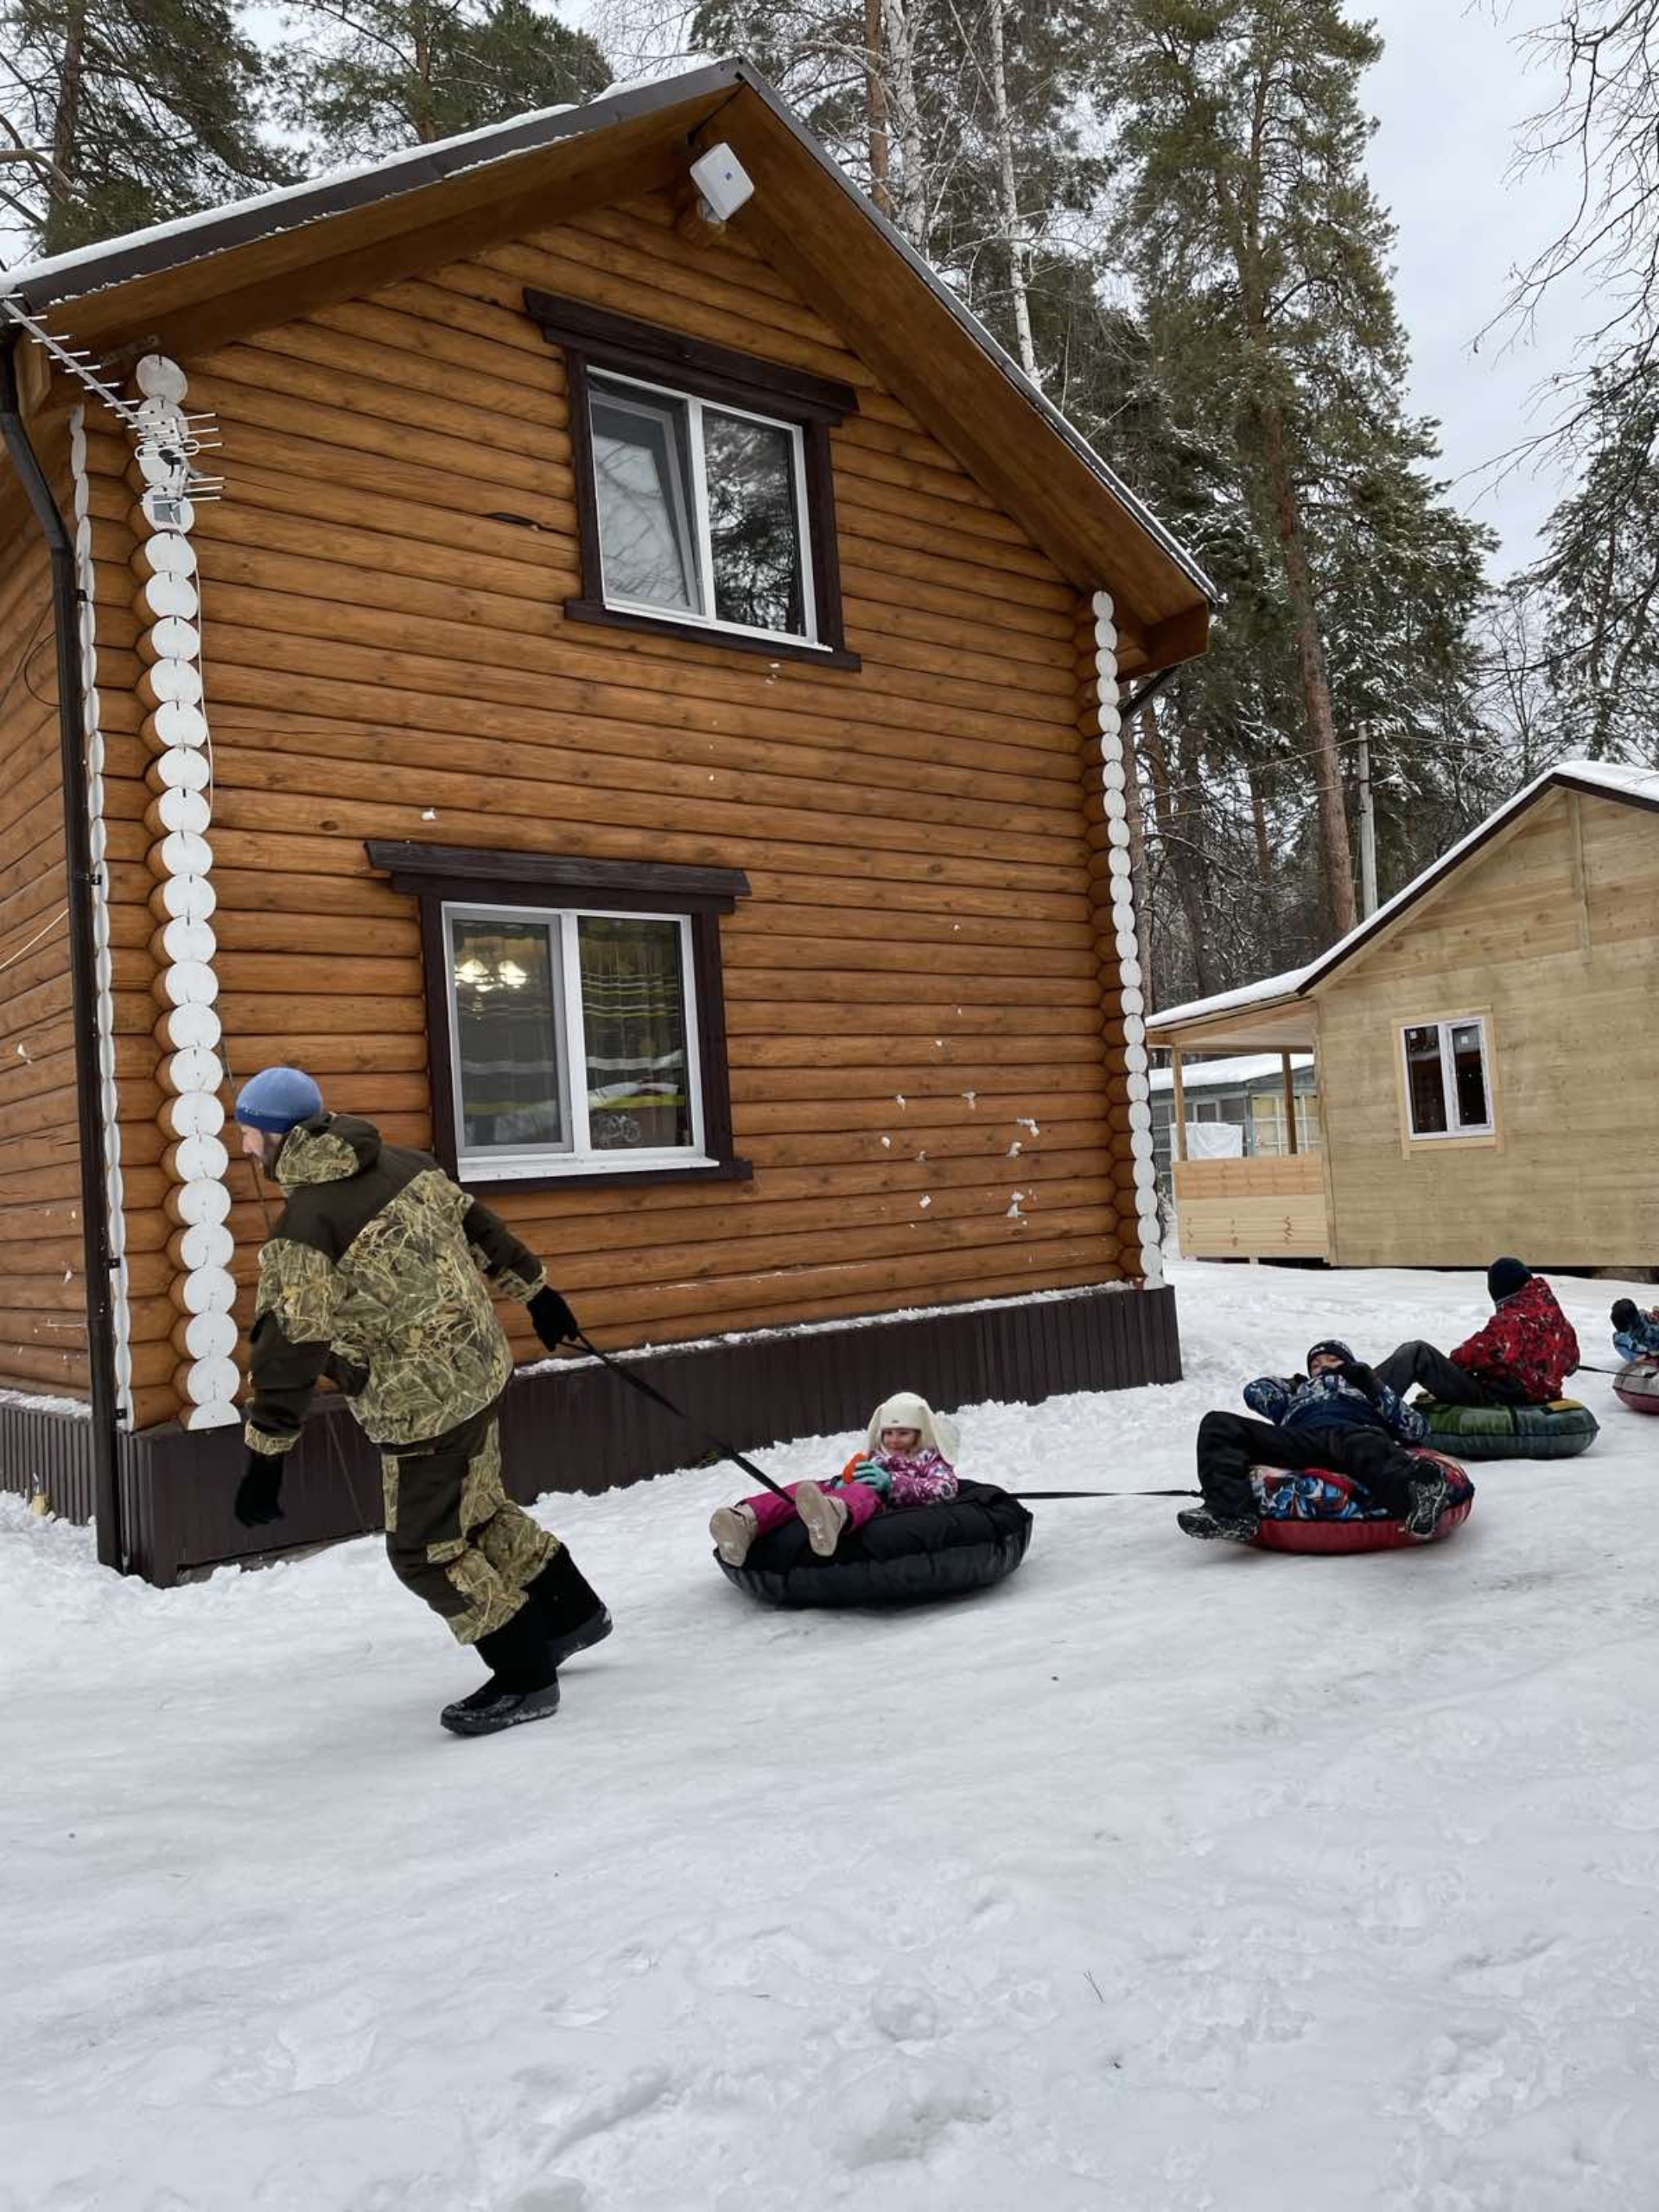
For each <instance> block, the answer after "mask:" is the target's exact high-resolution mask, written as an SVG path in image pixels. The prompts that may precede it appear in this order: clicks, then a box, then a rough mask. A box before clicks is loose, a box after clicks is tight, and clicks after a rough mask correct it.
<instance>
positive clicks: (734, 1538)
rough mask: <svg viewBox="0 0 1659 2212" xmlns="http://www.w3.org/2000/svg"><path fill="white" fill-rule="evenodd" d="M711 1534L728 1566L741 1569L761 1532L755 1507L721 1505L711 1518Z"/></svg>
mask: <svg viewBox="0 0 1659 2212" xmlns="http://www.w3.org/2000/svg"><path fill="white" fill-rule="evenodd" d="M759 1534H760V1524H759V1522H757V1521H756V1520H755V1517H754V1509H753V1506H749V1505H721V1506H718V1507H716V1509H715V1512H714V1513H713V1515H712V1516H710V1518H709V1535H711V1536H712V1537H713V1538H714V1540H715V1550H716V1551H717V1552H718V1553H719V1554H720V1555H721V1559H723V1560H725V1562H726V1564H727V1566H728V1567H741V1566H742V1564H743V1562H744V1560H746V1559H747V1557H748V1555H749V1546H750V1545H751V1544H752V1543H753V1541H754V1540H755V1538H756V1536H757V1535H759Z"/></svg>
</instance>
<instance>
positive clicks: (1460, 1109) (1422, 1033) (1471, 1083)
mask: <svg viewBox="0 0 1659 2212" xmlns="http://www.w3.org/2000/svg"><path fill="white" fill-rule="evenodd" d="M1401 1034H1402V1045H1403V1048H1404V1052H1405V1062H1406V1112H1407V1117H1408V1120H1407V1126H1408V1131H1409V1134H1410V1135H1411V1136H1413V1137H1414V1138H1417V1137H1478V1136H1490V1135H1491V1134H1492V1130H1493V1128H1494V1122H1493V1116H1492V1085H1491V1066H1490V1063H1489V1060H1488V1057H1487V1037H1486V1024H1485V1021H1484V1020H1483V1019H1482V1018H1481V1017H1479V1016H1478V1015H1475V1016H1471V1017H1470V1018H1468V1019H1467V1020H1453V1021H1426V1022H1419V1023H1416V1024H1414V1025H1413V1026H1411V1027H1408V1028H1406V1029H1404V1030H1402V1033H1401Z"/></svg>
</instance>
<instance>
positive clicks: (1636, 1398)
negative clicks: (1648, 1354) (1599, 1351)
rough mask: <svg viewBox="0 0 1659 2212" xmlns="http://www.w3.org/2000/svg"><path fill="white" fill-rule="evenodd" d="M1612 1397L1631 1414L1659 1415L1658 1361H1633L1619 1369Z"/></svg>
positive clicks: (1614, 1378)
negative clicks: (1628, 1409) (1626, 1407)
mask: <svg viewBox="0 0 1659 2212" xmlns="http://www.w3.org/2000/svg"><path fill="white" fill-rule="evenodd" d="M1613 1395H1614V1396H1615V1397H1616V1398H1617V1399H1618V1402H1619V1403H1620V1405H1622V1406H1628V1407H1629V1408H1630V1411H1631V1412H1632V1413H1633V1414H1659V1360H1655V1359H1633V1360H1631V1361H1630V1362H1629V1363H1628V1364H1627V1365H1625V1366H1624V1367H1621V1368H1620V1369H1619V1370H1618V1374H1617V1375H1616V1376H1614V1377H1613Z"/></svg>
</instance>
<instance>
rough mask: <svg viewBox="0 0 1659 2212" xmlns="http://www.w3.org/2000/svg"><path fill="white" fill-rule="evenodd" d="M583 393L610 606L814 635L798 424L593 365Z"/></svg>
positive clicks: (769, 633)
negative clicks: (614, 373)
mask: <svg viewBox="0 0 1659 2212" xmlns="http://www.w3.org/2000/svg"><path fill="white" fill-rule="evenodd" d="M588 420H589V429H590V432H591V436H592V449H593V466H594V499H595V505H596V506H597V509H598V516H599V541H600V560H601V569H602V574H603V584H604V594H605V603H606V605H607V607H621V608H624V609H626V610H629V611H631V612H633V613H642V614H668V615H675V616H678V617H679V618H680V619H681V620H690V621H701V622H709V623H710V624H718V625H720V626H722V627H726V628H731V629H736V630H742V631H746V632H754V633H757V634H760V635H764V636H781V637H791V638H798V639H804V640H806V641H808V642H809V643H810V642H813V641H814V640H815V638H816V626H815V623H814V620H813V613H812V610H813V604H814V594H813V589H812V573H811V559H812V556H811V549H810V533H809V531H808V530H807V528H806V512H807V505H806V502H807V489H806V461H805V448H804V437H803V434H802V431H801V429H800V427H799V425H798V424H797V423H779V422H772V421H770V420H768V419H767V417H766V416H763V415H754V414H750V413H749V412H747V410H743V409H740V408H735V407H729V406H717V405H715V403H714V402H713V401H711V400H704V399H699V398H697V397H695V396H694V395H692V394H690V393H683V392H676V391H670V390H668V389H667V388H666V387H664V386H661V385H650V384H644V383H640V382H638V381H636V380H635V379H633V378H628V377H620V376H615V375H613V374H611V373H610V372H600V371H598V370H594V371H593V372H590V374H589V377H588Z"/></svg>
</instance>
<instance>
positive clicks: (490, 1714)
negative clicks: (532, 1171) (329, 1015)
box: [236, 1068, 611, 1735]
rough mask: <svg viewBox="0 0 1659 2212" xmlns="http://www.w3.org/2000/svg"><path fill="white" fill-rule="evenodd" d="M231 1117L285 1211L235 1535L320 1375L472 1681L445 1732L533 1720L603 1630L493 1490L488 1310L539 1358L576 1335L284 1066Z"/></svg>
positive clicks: (499, 1339)
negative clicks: (507, 1322)
mask: <svg viewBox="0 0 1659 2212" xmlns="http://www.w3.org/2000/svg"><path fill="white" fill-rule="evenodd" d="M236 1118H237V1120H238V1122H239V1123H240V1124H241V1126H242V1130H243V1147H242V1148H243V1150H244V1151H245V1153H246V1154H248V1156H249V1157H250V1158H251V1159H252V1160H257V1162H258V1164H259V1166H261V1167H262V1168H263V1169H264V1171H265V1172H266V1173H269V1174H270V1175H272V1176H274V1177H275V1179H276V1180H277V1182H278V1183H279V1184H280V1185H282V1187H283V1191H284V1192H285V1193H286V1194H287V1204H286V1205H284V1207H283V1214H282V1218H281V1219H280V1220H279V1221H278V1222H277V1226H276V1228H275V1229H274V1230H272V1232H271V1234H270V1237H269V1238H268V1240H267V1242H266V1243H265V1247H264V1251H263V1252H262V1253H261V1255H260V1259H259V1295H258V1302H257V1306H255V1309H254V1321H253V1331H252V1336H251V1363H250V1365H251V1383H252V1398H251V1404H250V1407H249V1410H248V1419H247V1424H246V1440H247V1445H248V1462H247V1471H246V1472H245V1475H244V1477H243V1479H242V1484H241V1487H240V1488H239V1490H238V1492H237V1498H236V1512H237V1517H238V1520H239V1521H241V1522H243V1524H244V1526H245V1527H248V1528H254V1527H257V1526H260V1525H262V1524H264V1523H265V1522H270V1521H275V1520H278V1519H280V1518H281V1516H282V1506H281V1502H280V1501H281V1491H282V1469H283V1456H284V1454H285V1453H287V1452H289V1451H290V1450H291V1449H292V1447H293V1446H294V1445H295V1444H296V1442H297V1440H298V1439H299V1434H300V1428H301V1424H302V1421H303V1420H304V1417H305V1412H306V1408H307V1407H308V1404H309V1403H310V1400H311V1395H312V1393H313V1391H314V1390H315V1389H316V1386H317V1384H318V1383H319V1382H320V1381H321V1380H322V1378H323V1377H324V1376H327V1378H328V1380H329V1381H331V1382H332V1383H335V1384H337V1385H338V1387H339V1388H340V1389H341V1390H342V1391H343V1392H344V1393H345V1394H346V1397H347V1398H348V1399H349V1401H350V1402H351V1407H352V1410H353V1413H354V1414H355V1415H356V1417H357V1419H358V1421H359V1424H360V1425H361V1427H363V1429H364V1430H365V1432H366V1433H367V1434H368V1435H369V1436H371V1437H372V1439H373V1440H374V1441H375V1442H376V1443H377V1444H378V1445H380V1446H383V1447H384V1455H383V1461H382V1465H383V1467H384V1470H385V1506H386V1550H387V1554H388V1555H389V1557H390V1558H391V1564H392V1567H393V1570H394V1571H395V1573H397V1577H398V1579H399V1580H401V1581H403V1582H404V1583H406V1584H407V1585H408V1586H409V1587H410V1589H411V1590H413V1591H415V1592H416V1593H417V1594H418V1595H419V1596H421V1597H423V1598H424V1599H425V1600H426V1602H427V1604H428V1605H430V1606H431V1607H432V1608H433V1610H434V1611H435V1612H439V1613H441V1614H442V1616H443V1618H445V1620H447V1621H448V1624H449V1627H450V1629H451V1630H452V1631H453V1633H454V1637H456V1640H457V1641H458V1642H460V1643H472V1644H475V1645H476V1646H477V1647H478V1650H479V1654H480V1657H482V1658H483V1659H484V1661H485V1662H486V1664H487V1665H488V1667H489V1669H490V1679H489V1681H487V1682H486V1683H485V1685H484V1687H483V1688H481V1689H480V1690H476V1691H474V1693H473V1694H472V1695H471V1696H470V1697H467V1698H463V1699H461V1700H460V1701H459V1702H458V1703H457V1704H454V1705H451V1706H448V1707H445V1709H444V1712H443V1713H442V1720H443V1725H444V1726H446V1727H447V1728H450V1729H453V1730H454V1732H456V1733H457V1734H458V1735H485V1734H489V1733H492V1732H493V1731H495V1730H496V1729H498V1728H504V1727H512V1726H515V1725H516V1724H518V1722H520V1721H525V1720H533V1719H542V1718H543V1716H544V1715H546V1714H548V1713H552V1712H554V1711H555V1710H556V1707H557V1705H558V1701H559V1684H558V1674H557V1669H558V1666H559V1663H560V1662H561V1661H562V1660H563V1659H566V1658H569V1656H570V1655H571V1653H572V1652H574V1651H580V1650H582V1649H585V1648H586V1647H587V1646H588V1645H589V1644H592V1643H598V1642H599V1641H600V1639H601V1637H605V1636H608V1635H609V1633H610V1628H611V1620H610V1615H609V1614H608V1613H607V1611H606V1610H605V1608H604V1606H603V1605H601V1603H600V1600H599V1599H598V1598H597V1597H596V1596H595V1595H594V1592H593V1591H592V1589H590V1588H589V1586H588V1583H587V1582H586V1580H584V1579H583V1577H582V1573H581V1572H580V1571H579V1569H578V1568H577V1567H576V1566H575V1562H574V1560H572V1559H571V1557H570V1554H569V1552H568V1551H567V1550H566V1549H565V1548H564V1546H563V1544H562V1543H561V1542H560V1541H559V1540H558V1538H557V1537H556V1536H554V1535H550V1534H549V1533H548V1531H547V1530H546V1529H543V1528H541V1527H540V1526H539V1525H538V1524H537V1522H535V1521H533V1520H532V1519H531V1516H530V1515H529V1514H527V1513H526V1512H524V1510H523V1509H522V1508H521V1507H519V1506H518V1505H516V1504H514V1503H513V1502H512V1499H511V1498H509V1497H507V1495H506V1493H505V1491H504V1490H503V1488H502V1484H501V1443H500V1431H499V1407H500V1401H501V1397H502V1394H503V1392H504V1391H505V1389H506V1386H507V1381H508V1378H509V1376H511V1375H512V1351H511V1350H510V1349H509V1346H508V1344H507V1338H506V1332H505V1330H504V1329H503V1328H502V1326H501V1324H500V1322H499V1319H497V1317H496V1313H495V1309H494V1307H493V1305H492V1304H491V1302H490V1301H491V1294H492V1293H495V1294H499V1295H500V1296H503V1297H507V1298H517V1299H522V1300H524V1303H525V1304H526V1305H527V1306H529V1308H530V1315H531V1320H532V1321H533V1323H534V1324H535V1326H536V1332H537V1335H538V1336H539V1337H540V1338H541V1339H542V1341H543V1344H546V1345H547V1346H548V1348H549V1350H552V1349H553V1348H554V1347H555V1346H556V1345H557V1344H561V1343H562V1342H563V1341H564V1340H565V1339H566V1338H572V1337H574V1336H575V1333H576V1322H575V1316H574V1315H573V1314H572V1313H571V1311H570V1309H569V1306H567V1305H566V1304H565V1302H564V1300H563V1298H561V1297H560V1296H559V1294H558V1293H557V1292H556V1290H552V1289H550V1288H549V1287H548V1285H547V1281H546V1277H545V1275H544V1274H543V1268H542V1266H541V1263H540V1262H539V1261H537V1259H536V1258H535V1256H534V1255H533V1254H531V1252H529V1251H527V1250H526V1249H525V1248H524V1246H523V1245H522V1244H521V1243H519V1242H518V1239H517V1238H516V1237H515V1236H513V1235H512V1231H511V1230H509V1229H508V1228H507V1227H506V1225H505V1223H503V1222H501V1221H499V1219H498V1218H497V1217H496V1216H495V1215H494V1214H493V1213H492V1212H491V1211H489V1209H488V1207H487V1206H483V1205H480V1204H479V1203H478V1201H477V1200H476V1199H474V1198H468V1197H467V1193H466V1192H464V1191H462V1190H461V1189H460V1188H459V1187H458V1186H457V1185H455V1184H454V1183H452V1182H451V1181H450V1179H449V1178H448V1176H447V1175H446V1174H445V1173H443V1170H442V1168H441V1167H440V1166H438V1165H437V1163H436V1162H435V1160H430V1159H429V1158H428V1157H427V1155H426V1154H424V1153H423V1152H414V1151H409V1150H405V1149H404V1148H403V1147H400V1146H397V1145H391V1144H387V1143H386V1142H385V1141H384V1140H383V1139H382V1137H381V1135H380V1132H379V1131H378V1129H377V1128H375V1127H374V1125H373V1123H372V1122H365V1121H359V1120H357V1119H356V1118H355V1117H354V1116H350V1115H345V1114H331V1113H329V1112H327V1110H326V1109H325V1108H324V1106H323V1102H322V1094H321V1091H320V1090H318V1088H317V1085H316V1084H315V1082H313V1081H312V1079H311V1077H309V1076H308V1075H305V1074H304V1073H302V1071H300V1070H299V1069H297V1068H267V1069H266V1070H265V1071H264V1073H263V1074H260V1075H257V1076H255V1077H254V1078H253V1079H252V1081H251V1083H249V1084H247V1085H246V1086H245V1088H244V1090H243V1091H242V1093H241V1096H239V1097H238V1100H237V1105H236Z"/></svg>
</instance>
